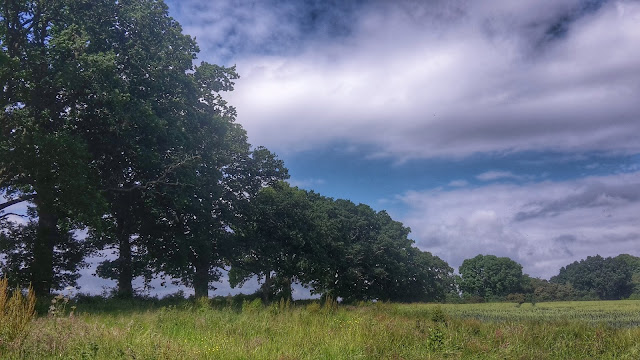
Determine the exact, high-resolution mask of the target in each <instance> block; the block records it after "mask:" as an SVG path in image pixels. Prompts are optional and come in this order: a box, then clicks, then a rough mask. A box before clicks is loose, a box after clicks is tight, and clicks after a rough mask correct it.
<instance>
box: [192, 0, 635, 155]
mask: <svg viewBox="0 0 640 360" xmlns="http://www.w3.org/2000/svg"><path fill="white" fill-rule="evenodd" d="M222 3H223V4H224V3H225V2H222ZM284 3H285V4H288V3H289V2H284ZM594 4H597V2H593V1H591V2H585V1H577V0H561V1H551V0H548V1H542V2H540V1H519V2H515V3H514V2H509V1H497V2H491V3H485V2H482V4H480V3H478V2H470V1H453V2H444V1H435V2H429V3H422V2H413V1H400V2H380V3H378V2H371V3H367V5H366V6H365V5H363V6H362V8H361V9H360V10H361V11H360V12H359V13H358V15H357V16H356V15H353V14H352V13H350V12H347V14H348V15H345V18H344V19H342V20H340V21H337V22H338V23H341V22H342V23H346V22H347V21H351V23H350V24H349V26H348V27H345V29H346V30H344V31H342V32H340V34H339V35H335V36H333V37H331V36H330V35H329V32H328V31H321V30H318V31H315V32H312V34H315V35H314V36H311V35H309V36H305V35H304V34H302V35H301V32H302V31H303V29H304V26H301V25H300V23H292V22H291V21H287V20H286V19H287V16H289V14H292V13H295V11H296V9H297V8H295V7H290V6H289V7H288V6H279V7H275V8H266V7H260V6H259V5H255V6H253V7H250V8H249V9H250V10H251V11H250V12H249V13H248V14H245V13H242V14H240V15H237V14H236V15H234V16H235V17H234V16H231V17H230V19H228V21H232V19H240V20H241V21H244V23H245V24H246V26H247V27H248V28H252V29H254V30H251V31H249V30H245V32H244V33H241V34H240V35H237V37H238V38H239V39H244V43H246V44H248V45H247V48H251V49H254V51H248V50H247V51H244V50H242V49H244V47H242V46H240V45H238V46H235V47H234V46H231V45H230V47H225V48H223V49H221V51H223V52H224V51H229V52H232V51H233V49H236V50H238V53H237V54H236V56H235V57H234V58H233V60H234V62H236V63H237V67H238V71H239V73H240V75H241V77H242V78H241V79H240V80H239V81H238V83H237V88H236V91H234V92H233V93H231V94H229V99H230V102H231V103H232V104H234V105H235V106H236V107H237V108H238V112H239V119H238V120H239V122H240V123H242V124H243V126H244V127H245V128H246V129H247V130H248V132H249V136H250V140H251V142H252V143H255V144H262V145H266V146H268V147H270V148H272V149H274V150H275V151H278V152H281V153H285V152H296V151H301V150H307V149H311V148H314V147H317V146H320V145H323V144H327V143H331V142H347V143H352V144H362V145H375V147H376V148H377V149H378V153H377V155H380V156H390V157H396V158H402V159H406V158H428V157H450V156H452V157H461V156H467V155H471V154H474V153H479V152H517V151H526V150H541V149H543V150H552V151H561V152H565V151H566V152H574V151H615V152H626V153H633V152H638V151H640V142H638V141H637V140H636V137H635V134H637V133H638V132H639V131H640V107H639V106H638V105H637V99H638V98H639V95H640V62H639V61H637V59H638V58H640V31H638V24H639V23H640V3H638V2H636V1H615V2H613V1H612V2H607V3H604V4H603V5H602V6H596V5H594ZM242 9H245V7H240V10H236V11H237V12H242V11H243V10H242ZM212 13H215V11H214V9H209V10H208V11H203V12H202V13H200V14H197V15H196V17H199V18H201V21H202V22H206V21H207V19H208V16H210V14H212ZM232 15H233V14H232ZM243 19H251V21H249V20H243ZM337 19H341V18H339V17H337ZM253 22H257V23H255V24H254V23H253ZM210 24H211V27H213V28H214V29H207V28H205V29H200V30H198V31H199V33H203V32H206V34H207V35H203V36H200V35H198V39H199V41H200V43H201V44H202V43H204V44H206V43H207V42H208V41H209V42H215V40H214V39H217V38H219V36H218V35H216V34H218V33H220V36H222V35H221V34H223V33H226V32H225V31H221V30H220V29H221V28H224V26H225V25H224V24H222V25H220V24H218V25H215V21H214V20H212V21H211V23H210ZM249 25H251V26H249ZM252 26H254V27H252ZM345 26H346V25H345ZM186 29H187V31H189V30H190V29H192V28H191V27H187V28H186ZM193 29H194V31H195V28H193ZM234 36H235V35H234ZM232 39H233V38H232ZM219 41H221V40H219ZM232 43H235V42H233V41H232ZM238 43H243V42H242V41H240V40H238ZM270 45H273V49H271V50H269V49H265V47H267V48H268V47H269V46H270ZM203 48H206V45H204V46H203ZM256 48H257V49H258V50H255V49H256ZM216 49H218V48H216ZM212 57H213V58H215V55H214V54H210V53H207V52H206V51H205V52H204V53H203V54H202V58H212Z"/></svg>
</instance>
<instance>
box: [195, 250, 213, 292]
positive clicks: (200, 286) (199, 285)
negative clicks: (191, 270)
mask: <svg viewBox="0 0 640 360" xmlns="http://www.w3.org/2000/svg"><path fill="white" fill-rule="evenodd" d="M195 268H196V273H195V274H194V276H193V290H194V292H195V297H196V299H198V298H201V297H209V270H210V268H211V263H210V262H209V261H208V258H207V256H203V255H198V256H197V257H196V261H195Z"/></svg>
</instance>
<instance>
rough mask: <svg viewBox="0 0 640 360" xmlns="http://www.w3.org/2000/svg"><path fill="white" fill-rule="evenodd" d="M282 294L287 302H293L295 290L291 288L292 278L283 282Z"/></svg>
mask: <svg viewBox="0 0 640 360" xmlns="http://www.w3.org/2000/svg"><path fill="white" fill-rule="evenodd" d="M282 294H283V297H284V299H285V300H293V289H292V288H291V278H290V277H287V278H285V279H284V280H283V284H282Z"/></svg>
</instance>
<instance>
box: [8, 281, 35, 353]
mask: <svg viewBox="0 0 640 360" xmlns="http://www.w3.org/2000/svg"><path fill="white" fill-rule="evenodd" d="M9 294H10V291H9V282H8V280H7V278H4V279H2V280H0V346H2V345H3V344H7V343H10V342H12V341H13V340H15V339H16V338H18V337H20V336H22V335H23V334H24V333H25V330H26V328H27V325H29V323H30V322H31V319H33V316H34V315H35V307H36V297H35V295H34V293H33V289H32V288H31V286H29V292H28V294H27V297H26V298H25V297H24V296H23V295H22V292H21V291H20V290H19V289H16V290H14V291H13V294H11V296H9Z"/></svg>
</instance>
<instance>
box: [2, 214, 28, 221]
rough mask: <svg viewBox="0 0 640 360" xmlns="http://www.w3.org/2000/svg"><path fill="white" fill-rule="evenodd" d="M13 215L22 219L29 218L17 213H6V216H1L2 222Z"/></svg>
mask: <svg viewBox="0 0 640 360" xmlns="http://www.w3.org/2000/svg"><path fill="white" fill-rule="evenodd" d="M11 215H13V216H19V217H22V218H26V217H28V216H27V215H21V214H16V213H5V214H0V220H4V219H6V218H8V217H9V216H11Z"/></svg>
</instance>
